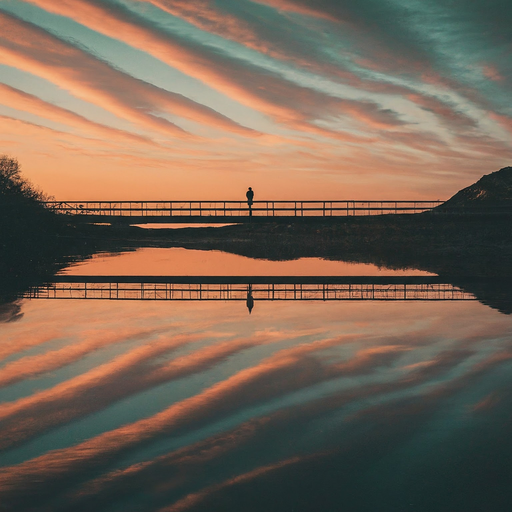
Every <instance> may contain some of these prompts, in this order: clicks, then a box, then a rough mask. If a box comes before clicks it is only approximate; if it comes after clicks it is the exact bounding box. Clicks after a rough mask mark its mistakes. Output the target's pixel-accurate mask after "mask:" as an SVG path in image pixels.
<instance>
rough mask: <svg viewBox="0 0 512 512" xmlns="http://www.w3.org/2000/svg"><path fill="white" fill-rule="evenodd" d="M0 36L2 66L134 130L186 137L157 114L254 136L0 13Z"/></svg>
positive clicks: (181, 98) (179, 97) (175, 95)
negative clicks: (63, 91) (141, 127)
mask: <svg viewBox="0 0 512 512" xmlns="http://www.w3.org/2000/svg"><path fill="white" fill-rule="evenodd" d="M0 30H1V31H2V32H0V61H1V62H3V63H4V64H7V65H10V66H13V67H17V68H20V69H23V70H25V71H28V72H30V73H34V74H37V75H39V76H41V77H43V78H45V79H47V80H49V81H51V82H54V83H57V84H58V85H60V86H61V87H65V88H67V89H68V90H69V91H70V92H71V93H72V94H74V95H76V96H78V97H80V98H82V99H84V100H86V101H89V102H91V103H94V104H98V105H100V106H102V107H103V108H105V109H106V110H109V111H111V112H113V113H115V114H116V115H118V116H120V117H124V118H127V119H129V120H130V121H132V122H134V123H135V124H139V123H141V124H143V125H144V126H146V127H147V128H149V129H152V130H156V131H157V132H164V133H168V134H170V135H173V136H179V137H182V136H184V135H185V133H184V131H183V130H182V129H181V128H179V127H178V126H176V125H174V124H173V123H171V122H170V121H167V120H166V119H164V118H162V117H159V116H157V115H154V114H153V113H152V112H154V111H160V112H167V113H169V114H173V115H177V116H181V117H185V118H188V119H192V120H194V121H198V122H203V123H207V124H209V125H211V126H214V127H216V128H221V129H225V130H230V131H235V132H237V133H240V134H245V135H254V134H255V132H253V131H252V130H249V129H247V128H244V127H242V126H240V125H238V124H236V123H235V122H233V121H231V120H230V119H228V118H227V117H225V116H223V115H221V114H219V113H218V112H216V111H214V110H213V109H210V108H208V107H206V106H204V105H201V104H199V103H196V102H194V101H193V100H190V99H188V98H186V97H185V96H182V95H180V94H177V93H172V92H169V91H166V90H164V89H161V88H159V87H156V86H154V85H152V84H149V83H147V82H144V81H143V80H140V79H137V78H134V77H132V76H130V75H128V74H126V73H123V72H121V71H119V70H116V69H114V68H112V67H110V66H109V65H108V64H107V63H106V62H103V61H101V60H99V59H97V58H95V57H93V56H92V55H90V54H88V53H86V52H84V51H83V50H81V49H79V48H77V47H75V46H72V45H71V44H69V43H66V42H65V41H63V40H61V39H59V38H57V37H55V36H53V35H52V34H50V33H49V32H46V31H45V30H43V29H41V28H39V27H37V26H35V25H33V24H31V23H28V22H25V21H22V20H20V19H19V18H16V17H14V16H10V15H8V14H6V13H0Z"/></svg>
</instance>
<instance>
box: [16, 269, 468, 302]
mask: <svg viewBox="0 0 512 512" xmlns="http://www.w3.org/2000/svg"><path fill="white" fill-rule="evenodd" d="M21 297H23V298H27V299H81V300H153V301H158V300H159V301H164V300H167V301H246V302H247V303H248V304H249V302H250V301H252V304H254V301H282V300H308V301H343V300H345V301H361V300H372V301H404V300H405V301H447V300H450V301H463V300H464V301H467V300H476V299H475V297H474V295H472V294H470V293H468V292H465V291H464V290H463V289H461V288H459V287H457V286H454V285H452V284H449V283H446V282H444V280H443V279H442V278H440V277H438V276H387V277H384V276H325V277H322V276H320V277H318V276H85V275H84V276H78V275H61V276H55V278H54V279H53V282H51V283H47V284H44V285H42V286H37V287H33V288H31V289H29V290H27V291H26V292H24V293H23V294H22V295H21ZM251 309H252V308H251Z"/></svg>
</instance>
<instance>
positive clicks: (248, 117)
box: [0, 0, 512, 200]
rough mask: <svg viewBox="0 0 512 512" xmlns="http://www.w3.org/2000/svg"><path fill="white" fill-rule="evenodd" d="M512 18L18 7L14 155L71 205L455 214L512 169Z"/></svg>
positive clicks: (5, 98)
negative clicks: (319, 205) (281, 203)
mask: <svg viewBox="0 0 512 512" xmlns="http://www.w3.org/2000/svg"><path fill="white" fill-rule="evenodd" d="M510 15H511V12H510V7H509V5H508V3H506V2H491V3H489V2H486V1H484V0H475V1H472V2H470V3H469V4H468V2H466V1H462V0H456V1H453V2H448V3H447V2H442V1H440V0H435V1H431V0H417V1H414V2H411V1H407V2H405V1H400V0H393V1H388V2H381V1H377V0H358V1H357V2H340V1H338V0H321V1H317V0H299V1H289V0H258V1H251V0H237V1H233V0H217V1H216V2H210V1H207V0H197V1H193V2H190V1H186V0H118V1H115V2H114V1H111V0H98V1H94V2H90V1H87V0H66V1H62V2H55V1H54V0H3V1H2V2H1V5H0V35H1V37H0V71H1V73H0V75H1V79H0V116H1V119H2V122H1V123H0V135H1V137H2V140H3V148H4V149H3V151H6V152H8V153H13V156H18V157H19V158H20V160H22V164H23V165H24V168H25V172H26V173H27V175H28V176H29V177H30V178H31V179H33V180H35V181H36V182H37V184H38V185H39V186H41V187H42V188H43V189H44V190H46V191H47V192H48V193H50V194H53V195H55V196H56V198H57V199H61V200H75V199H76V200H85V199H96V200H98V199H106V200H118V199H122V198H125V199H126V198H129V199H132V198H133V199H139V200H140V199H162V198H163V199H169V198H170V197H172V198H182V199H189V198H190V199H195V200H198V199H211V198H212V197H217V198H225V199H237V198H239V197H240V196H242V198H243V193H244V191H245V190H246V188H247V186H248V185H249V184H250V185H251V186H253V187H254V189H255V190H256V192H257V194H256V195H257V198H259V199H275V198H277V197H279V198H283V199H304V198H306V199H307V198H309V197H315V198H326V199H336V198H338V199H354V198H355V199H382V198H385V199H389V198H391V199H420V198H426V199H438V198H446V197H448V196H449V195H451V194H452V193H453V192H455V191H456V190H458V189H460V188H462V186H466V185H467V184H469V183H471V182H473V181H474V180H475V178H478V177H480V176H481V175H482V174H483V173H487V172H491V171H493V170H496V169H498V168H499V167H503V166H504V165H506V164H509V163H510V162H509V156H510V150H511V146H510V130H511V129H512V121H511V117H510V116H511V111H510V82H511V76H512V75H511V67H510V59H509V56H508V55H509V51H508V45H509V43H510V36H509V21H510ZM162 195H163V196H165V197H162ZM85 196H87V197H85ZM135 196H137V197H135ZM157 196H158V197H157ZM192 196H194V197H192Z"/></svg>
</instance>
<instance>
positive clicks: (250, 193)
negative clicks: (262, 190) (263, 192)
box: [245, 187, 254, 217]
mask: <svg viewBox="0 0 512 512" xmlns="http://www.w3.org/2000/svg"><path fill="white" fill-rule="evenodd" d="M245 197H247V204H248V205H249V217H252V203H253V199H254V192H253V190H252V188H251V187H249V190H248V191H247V192H246V193H245Z"/></svg>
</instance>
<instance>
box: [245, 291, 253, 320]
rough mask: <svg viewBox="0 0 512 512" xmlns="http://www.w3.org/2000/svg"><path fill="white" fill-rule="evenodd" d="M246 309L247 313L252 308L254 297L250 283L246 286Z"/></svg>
mask: <svg viewBox="0 0 512 512" xmlns="http://www.w3.org/2000/svg"><path fill="white" fill-rule="evenodd" d="M246 304H247V309H248V310H249V314H251V311H252V308H253V307H254V297H253V296H252V284H250V285H248V286H247V301H246Z"/></svg>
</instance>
